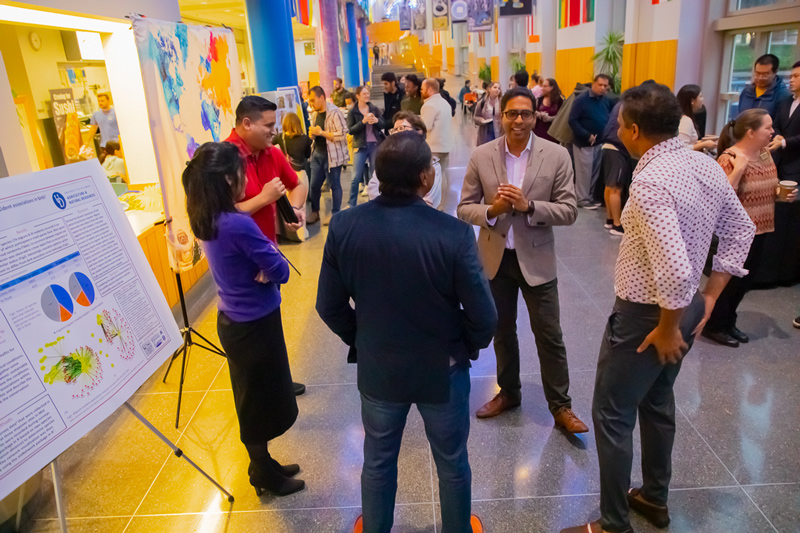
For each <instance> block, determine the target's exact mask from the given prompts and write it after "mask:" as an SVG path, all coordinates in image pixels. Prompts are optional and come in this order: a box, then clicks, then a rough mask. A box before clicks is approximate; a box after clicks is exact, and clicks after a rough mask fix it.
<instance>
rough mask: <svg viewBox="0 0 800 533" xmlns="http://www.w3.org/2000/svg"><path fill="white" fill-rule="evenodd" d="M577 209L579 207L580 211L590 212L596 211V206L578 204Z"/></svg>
mask: <svg viewBox="0 0 800 533" xmlns="http://www.w3.org/2000/svg"><path fill="white" fill-rule="evenodd" d="M578 207H580V208H581V209H588V210H590V211H594V210H595V209H597V207H598V206H596V205H595V204H592V203H589V202H587V203H580V204H578Z"/></svg>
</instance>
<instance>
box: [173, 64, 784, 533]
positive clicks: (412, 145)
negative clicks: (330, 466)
mask: <svg viewBox="0 0 800 533" xmlns="http://www.w3.org/2000/svg"><path fill="white" fill-rule="evenodd" d="M378 52H379V51H378ZM773 58H774V56H764V57H762V58H759V59H758V60H757V61H756V65H755V68H754V76H753V79H754V83H753V85H751V86H748V87H747V88H746V89H745V91H744V92H743V94H742V98H741V99H740V102H739V106H740V110H739V114H738V116H737V117H736V118H735V119H733V120H731V121H730V122H729V123H727V124H726V126H725V128H724V129H723V131H722V132H721V134H720V136H719V138H718V139H717V138H711V137H707V136H706V135H705V132H704V131H703V130H704V129H705V124H703V126H702V128H701V127H699V126H698V124H697V122H696V120H695V119H696V117H697V116H698V114H699V113H700V112H701V111H702V109H703V95H702V90H701V88H700V87H698V86H696V85H689V86H686V87H683V88H681V89H680V90H679V91H678V93H677V95H676V94H674V93H673V92H672V91H671V90H670V88H668V87H666V86H664V85H661V84H659V83H657V82H655V81H652V80H650V81H646V82H644V83H642V84H641V85H639V86H636V87H632V88H630V89H628V90H627V91H625V92H624V93H623V94H622V95H621V96H620V97H619V98H613V97H612V96H610V95H609V90H610V87H611V84H612V82H613V80H612V79H611V77H609V76H607V75H605V74H598V75H597V76H596V77H595V78H594V80H593V81H592V83H591V84H587V85H585V86H581V87H580V88H579V89H578V90H576V91H575V93H573V94H571V95H570V96H569V97H566V98H565V96H564V95H563V94H562V92H561V90H560V88H559V85H558V83H557V81H556V80H555V79H552V78H540V77H539V76H538V75H535V76H533V77H530V76H529V75H528V74H527V73H526V72H524V71H521V72H518V73H516V74H515V75H514V76H512V78H511V80H510V88H509V89H507V90H506V91H505V92H503V91H502V87H501V85H500V84H499V83H497V82H494V83H487V84H486V86H485V90H484V91H483V92H482V94H481V96H480V97H479V98H471V97H470V95H474V94H475V93H474V92H473V91H472V89H471V87H470V82H469V81H466V82H465V85H464V88H462V89H461V91H460V93H459V95H458V100H459V102H460V103H461V105H462V106H463V108H464V112H465V113H467V114H468V115H469V116H470V117H471V121H472V122H473V123H474V124H475V125H476V126H477V128H478V135H477V139H478V140H477V146H476V148H475V150H474V151H473V153H472V156H471V158H470V160H469V164H468V166H467V169H466V174H465V177H464V183H463V186H462V190H461V194H460V199H459V202H458V207H457V210H456V215H457V216H456V217H453V216H450V215H448V214H445V213H443V212H442V209H443V204H444V201H445V197H446V194H447V190H448V189H449V187H448V172H447V168H448V158H449V155H450V153H451V151H452V150H453V149H454V139H455V137H456V136H455V131H454V129H453V128H454V115H455V113H456V106H455V102H454V101H453V99H452V98H451V97H450V96H449V94H447V93H446V92H445V91H444V90H443V86H444V84H443V80H438V79H434V78H426V79H419V78H418V77H417V76H416V75H413V74H411V75H407V76H404V77H403V78H402V79H399V80H398V79H397V77H396V76H395V75H394V74H393V73H391V72H387V73H385V74H383V77H382V84H383V89H384V102H383V104H384V105H383V109H380V108H379V107H378V106H376V105H375V104H374V103H372V102H371V101H370V88H369V87H368V86H363V87H358V88H357V89H356V90H355V91H354V93H349V92H348V91H346V90H345V89H344V87H343V86H342V83H341V80H337V82H336V83H335V87H334V90H333V93H332V94H331V95H330V99H329V98H327V97H326V93H325V90H324V89H323V88H322V87H319V86H316V87H312V88H311V89H310V90H309V95H308V110H309V117H308V122H309V127H308V128H307V133H304V132H303V128H302V123H301V119H300V117H298V116H297V115H294V114H291V113H290V114H288V115H286V116H285V118H284V120H283V124H282V133H281V135H279V136H277V137H274V130H275V126H276V124H275V121H276V118H275V117H276V115H275V110H276V106H275V104H273V103H272V102H269V101H268V100H265V99H264V98H261V97H259V96H247V97H245V98H243V99H242V101H241V102H240V104H239V106H238V107H237V110H236V126H235V128H234V130H233V131H232V132H231V134H230V136H229V137H228V139H226V142H223V143H207V144H205V145H203V146H202V147H200V149H198V150H197V152H196V153H195V155H194V157H193V158H192V160H191V161H190V162H189V163H188V164H187V168H186V170H185V172H184V174H183V185H184V188H185V191H186V197H187V211H188V214H189V219H190V221H191V226H192V230H193V231H194V233H195V234H196V235H197V237H198V238H200V239H201V240H202V241H203V246H204V249H205V252H206V255H207V257H208V260H209V266H210V270H211V272H212V275H213V277H214V280H215V281H216V283H217V286H218V291H219V298H220V301H219V318H218V331H219V338H220V342H221V343H222V346H223V348H224V349H225V351H226V353H227V356H228V363H229V365H230V370H231V371H230V374H231V383H232V389H233V394H234V401H235V406H236V413H237V416H238V419H239V425H240V434H241V440H242V443H243V444H244V446H245V447H246V449H247V452H248V455H249V458H250V465H249V468H248V474H249V477H250V483H251V484H252V485H253V486H254V487H255V489H256V492H257V493H258V494H261V492H262V491H264V490H267V491H269V492H271V493H274V494H277V495H287V494H291V493H294V492H297V491H299V490H302V489H303V488H304V486H305V483H304V482H303V481H302V480H299V479H297V478H296V477H295V476H296V475H297V474H298V473H299V472H300V471H301V469H300V467H299V466H298V465H297V464H284V463H282V462H279V461H278V460H277V459H276V458H274V457H272V456H271V455H270V452H269V447H268V443H269V441H271V440H273V439H275V438H277V437H279V436H280V435H282V434H283V433H285V432H286V431H288V429H289V428H290V427H291V426H292V425H293V423H294V422H295V420H296V418H297V416H298V406H297V401H296V399H295V396H296V395H298V394H301V393H302V391H303V390H304V387H303V386H302V384H299V383H294V382H293V380H292V375H291V369H290V367H289V359H288V355H287V350H286V343H285V341H284V337H283V329H282V323H281V314H280V303H281V293H280V285H282V284H285V283H286V282H287V281H288V279H289V264H288V262H287V260H286V258H285V257H284V256H283V255H282V254H281V252H280V251H279V249H278V246H277V239H276V226H275V224H276V204H277V203H278V202H279V201H284V200H283V199H284V198H285V200H288V202H289V205H290V207H289V209H290V210H291V211H292V212H293V215H294V216H293V217H288V218H287V217H286V215H282V216H281V217H283V218H286V220H284V221H283V224H284V225H285V226H286V227H287V228H288V229H290V230H294V231H296V230H299V229H300V228H302V227H303V225H304V224H306V223H308V224H313V223H316V222H318V221H319V220H320V198H321V193H322V187H323V184H324V183H325V182H327V183H329V185H330V190H331V194H332V200H333V205H332V209H331V211H332V213H333V214H334V215H333V216H332V217H331V218H330V220H329V222H328V223H329V229H328V234H327V239H326V242H325V247H324V252H323V258H322V267H321V271H320V274H319V280H318V292H317V300H316V310H317V312H318V313H319V315H320V317H321V318H322V320H323V321H324V322H325V324H326V325H327V326H328V327H329V328H330V329H331V330H332V331H333V332H334V333H335V334H336V335H337V336H339V338H340V339H341V340H342V341H343V343H344V344H345V345H346V346H347V347H348V349H349V353H348V362H350V363H354V364H356V365H357V371H358V389H359V392H360V394H361V414H362V422H363V425H364V433H365V441H364V464H363V470H362V476H361V494H362V515H361V516H360V517H359V519H358V521H357V523H356V524H355V526H354V529H353V530H354V531H357V532H360V531H368V532H373V533H375V532H381V533H387V532H389V531H390V529H391V527H392V524H393V516H394V505H395V496H396V492H397V459H398V454H399V452H400V443H401V439H402V435H403V429H404V426H405V423H406V417H407V415H408V412H409V409H410V407H411V405H412V404H414V405H416V406H417V408H418V409H419V412H420V414H421V415H422V418H423V421H424V423H425V430H426V434H427V437H428V441H429V443H430V447H431V452H432V454H433V459H434V461H435V463H436V467H437V472H438V477H439V497H440V503H441V515H442V525H443V531H449V532H453V533H469V532H473V533H478V532H482V531H483V525H482V523H481V521H480V519H479V518H478V517H477V516H474V515H472V512H471V482H472V474H471V470H470V465H469V458H468V454H467V440H468V435H469V424H470V413H469V394H470V378H469V368H470V366H471V365H470V361H471V360H475V359H477V357H478V352H479V351H480V350H481V349H483V348H486V347H487V346H488V345H489V344H490V343H493V346H494V352H495V355H496V358H497V384H498V386H499V388H500V392H499V393H498V394H496V395H495V396H494V397H493V398H492V399H490V400H489V401H488V402H486V403H485V404H484V405H483V406H482V407H480V408H479V409H478V411H477V413H476V416H477V417H478V418H480V419H485V418H491V417H496V416H500V415H502V414H503V413H504V412H506V411H508V410H511V409H514V408H516V407H518V406H519V405H520V404H521V397H522V383H521V380H520V347H519V339H518V334H517V321H518V316H517V304H518V298H519V294H520V293H522V296H523V298H524V300H525V304H526V306H527V308H528V313H529V317H530V328H531V331H532V332H533V335H534V339H535V343H536V348H537V355H538V358H539V363H540V366H541V370H542V384H543V388H544V394H545V398H546V401H547V404H548V408H549V410H550V413H551V415H552V417H553V421H554V425H555V426H557V427H559V428H560V429H562V430H563V431H565V432H567V433H585V432H588V431H590V428H589V426H588V425H587V424H585V423H584V422H583V421H582V420H581V419H580V417H579V416H578V415H577V414H576V413H575V412H574V411H573V409H572V400H571V397H570V395H569V386H570V381H569V368H568V364H567V348H566V346H565V344H564V341H563V334H562V330H561V323H560V306H559V294H558V276H557V259H556V253H555V233H554V229H553V228H554V227H555V226H569V225H571V224H573V223H574V222H575V220H576V218H577V216H578V213H579V208H583V209H587V210H594V209H597V208H598V207H599V206H600V205H602V203H604V204H605V208H606V214H607V220H606V227H607V228H608V229H609V230H610V232H611V234H613V235H617V236H621V237H622V241H621V244H620V250H619V256H618V259H617V263H616V270H615V281H614V288H615V292H616V302H615V304H614V311H613V313H612V314H611V316H610V317H609V320H608V323H607V325H606V330H605V334H604V336H603V339H602V343H601V345H600V346H599V347H598V349H599V352H600V356H599V360H598V364H597V378H596V383H595V390H594V399H593V404H592V413H591V415H592V426H593V430H594V433H595V439H596V442H597V453H598V459H599V465H600V472H599V476H600V486H601V490H600V493H601V496H600V514H601V516H600V519H599V520H597V521H595V522H592V523H590V524H583V525H580V526H576V527H573V528H568V529H565V530H563V532H562V533H585V532H589V533H603V532H608V533H627V532H629V531H632V530H631V527H630V519H629V512H630V510H631V509H632V510H634V511H635V512H638V513H640V514H641V515H643V516H644V518H645V519H647V520H648V521H650V522H651V523H653V524H654V525H655V526H657V527H665V526H666V525H667V524H668V523H669V521H670V517H669V510H668V507H667V498H668V490H669V484H670V478H671V463H672V445H673V442H674V438H675V431H676V427H675V402H674V396H673V385H674V383H675V380H676V378H677V376H678V373H679V371H680V368H681V361H682V359H683V358H684V357H685V356H686V354H687V352H688V351H689V350H690V348H691V346H692V343H693V342H694V340H695V338H696V336H697V335H698V334H701V333H702V334H703V335H704V336H706V337H708V338H710V339H712V340H714V341H716V342H719V343H721V344H725V345H727V346H735V345H737V343H739V342H747V340H748V339H747V335H746V334H745V333H743V332H742V331H740V330H739V329H738V328H737V327H736V309H737V307H738V305H739V303H740V302H741V301H742V298H743V297H744V295H745V294H746V292H747V290H748V288H749V287H750V285H751V279H752V275H753V272H754V271H755V270H757V269H758V265H759V261H760V260H761V257H762V255H763V238H764V235H765V234H767V233H769V232H770V231H773V229H774V218H775V217H774V212H775V203H776V201H787V202H792V201H795V200H797V189H796V181H797V178H798V177H800V175H799V174H800V168H798V167H800V163H798V157H799V156H800V150H798V148H799V147H800V129H799V128H800V119H798V118H797V117H798V116H800V114H798V113H797V107H798V102H800V62H798V63H796V64H795V65H794V67H793V69H792V73H791V78H790V83H789V89H788V90H787V89H786V88H785V87H783V85H782V83H783V82H782V81H781V80H780V77H779V76H777V71H778V64H777V60H775V62H773ZM787 95H788V96H787ZM348 101H349V102H350V105H349V107H348ZM698 131H701V132H702V133H698ZM348 138H349V139H350V141H349V142H350V143H351V144H352V149H353V152H354V156H353V157H352V158H351V156H350V153H349V147H348ZM564 145H569V149H568V148H567V147H565V146H564ZM348 164H352V165H353V167H354V168H353V176H354V177H353V182H352V184H351V189H350V196H349V201H348V208H346V209H345V210H342V209H341V207H342V206H341V202H342V187H341V181H340V180H341V173H342V168H343V167H344V166H345V165H348ZM306 173H308V175H309V177H308V178H306V177H305V174H306ZM601 176H602V178H603V179H602V181H600V177H601ZM792 183H794V185H792ZM362 186H363V187H364V191H365V192H366V194H367V195H368V196H369V201H366V202H362V203H361V204H359V203H358V194H359V189H360V188H361V187H362ZM309 191H310V198H309ZM307 200H309V201H310V215H309V216H308V218H306V203H307ZM472 226H478V227H479V228H480V232H479V234H478V236H477V240H476V238H475V234H474V232H473V230H472ZM704 271H705V273H706V275H707V280H706V282H705V285H704V286H703V287H702V288H701V276H702V275H703V273H704ZM795 325H797V326H798V327H800V317H798V319H797V320H796V321H795ZM637 415H638V421H639V424H640V427H641V434H642V442H641V446H642V458H643V464H642V474H643V479H644V484H643V485H642V486H641V487H634V488H631V487H630V483H631V467H632V460H633V430H634V427H635V425H636V421H637Z"/></svg>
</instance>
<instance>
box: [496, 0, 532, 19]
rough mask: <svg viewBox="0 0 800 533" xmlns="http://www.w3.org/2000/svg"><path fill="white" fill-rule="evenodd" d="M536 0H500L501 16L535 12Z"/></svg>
mask: <svg viewBox="0 0 800 533" xmlns="http://www.w3.org/2000/svg"><path fill="white" fill-rule="evenodd" d="M533 1H534V0H500V16H501V17H520V16H525V17H527V16H530V15H532V14H533Z"/></svg>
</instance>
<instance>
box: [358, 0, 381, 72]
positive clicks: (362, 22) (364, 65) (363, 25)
mask: <svg viewBox="0 0 800 533" xmlns="http://www.w3.org/2000/svg"><path fill="white" fill-rule="evenodd" d="M376 3H380V2H376ZM358 27H359V29H360V30H361V74H362V78H363V80H364V81H363V84H365V85H366V84H367V83H368V82H370V81H371V78H370V75H369V58H370V56H371V54H372V50H370V48H369V37H367V18H366V17H361V18H360V19H358Z"/></svg>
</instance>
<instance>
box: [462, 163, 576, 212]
mask: <svg viewBox="0 0 800 533" xmlns="http://www.w3.org/2000/svg"><path fill="white" fill-rule="evenodd" d="M559 152H560V157H559V159H558V166H557V168H556V174H555V180H554V181H553V189H552V192H551V193H550V200H549V201H548V200H534V201H533V205H534V210H533V214H532V215H530V216H528V217H525V218H526V223H527V224H528V225H529V226H569V225H571V224H573V223H574V222H575V219H577V218H578V205H577V201H576V199H575V185H574V183H573V181H574V172H573V170H572V163H571V162H570V159H569V153H568V152H567V151H566V150H560V151H559ZM464 183H465V185H466V181H465V182H464Z"/></svg>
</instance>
